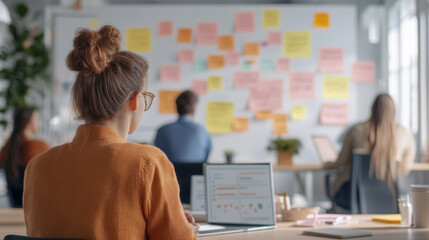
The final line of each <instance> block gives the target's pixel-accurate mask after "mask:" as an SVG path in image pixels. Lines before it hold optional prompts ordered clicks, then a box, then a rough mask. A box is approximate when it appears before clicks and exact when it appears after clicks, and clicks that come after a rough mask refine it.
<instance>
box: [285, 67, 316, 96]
mask: <svg viewBox="0 0 429 240" xmlns="http://www.w3.org/2000/svg"><path fill="white" fill-rule="evenodd" d="M289 98H290V99H312V98H314V73H310V72H308V73H306V72H297V73H291V74H289Z"/></svg>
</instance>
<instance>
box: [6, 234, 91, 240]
mask: <svg viewBox="0 0 429 240" xmlns="http://www.w3.org/2000/svg"><path fill="white" fill-rule="evenodd" d="M4 240H84V239H80V238H79V239H78V238H38V237H26V236H19V235H7V236H6V237H4Z"/></svg>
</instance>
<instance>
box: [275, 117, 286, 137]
mask: <svg viewBox="0 0 429 240" xmlns="http://www.w3.org/2000/svg"><path fill="white" fill-rule="evenodd" d="M273 121H274V127H273V131H274V134H275V135H282V134H287V114H274V115H273Z"/></svg>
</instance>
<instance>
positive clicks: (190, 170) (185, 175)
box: [173, 162, 203, 204]
mask: <svg viewBox="0 0 429 240" xmlns="http://www.w3.org/2000/svg"><path fill="white" fill-rule="evenodd" d="M173 166H174V170H175V171H176V176H177V181H178V182H179V186H180V201H181V202H182V203H185V204H189V203H190V202H191V176H192V175H203V164H202V163H180V162H175V163H173Z"/></svg>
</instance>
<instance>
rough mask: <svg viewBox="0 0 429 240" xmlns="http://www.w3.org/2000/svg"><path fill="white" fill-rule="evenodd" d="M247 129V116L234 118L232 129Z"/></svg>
mask: <svg viewBox="0 0 429 240" xmlns="http://www.w3.org/2000/svg"><path fill="white" fill-rule="evenodd" d="M247 130H249V119H248V118H235V119H234V131H247Z"/></svg>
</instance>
